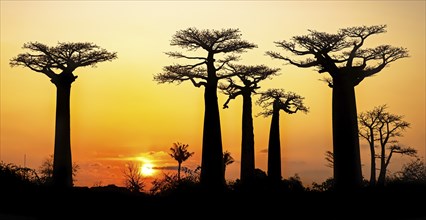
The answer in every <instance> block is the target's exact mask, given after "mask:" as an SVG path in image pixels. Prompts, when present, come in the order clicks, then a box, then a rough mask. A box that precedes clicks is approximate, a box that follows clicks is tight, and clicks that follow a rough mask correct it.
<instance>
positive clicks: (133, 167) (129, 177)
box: [123, 162, 145, 192]
mask: <svg viewBox="0 0 426 220" xmlns="http://www.w3.org/2000/svg"><path fill="white" fill-rule="evenodd" d="M123 175H124V185H125V186H126V188H127V189H129V190H130V191H132V192H140V191H142V190H143V188H144V187H145V182H144V179H143V176H142V174H141V165H140V164H139V163H135V162H128V163H126V168H125V169H124V170H123Z"/></svg>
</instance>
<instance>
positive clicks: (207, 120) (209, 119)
mask: <svg viewBox="0 0 426 220" xmlns="http://www.w3.org/2000/svg"><path fill="white" fill-rule="evenodd" d="M170 45H172V46H179V47H181V48H183V49H186V50H188V51H196V50H198V49H201V50H204V51H205V52H207V55H206V56H199V55H194V56H188V55H184V54H182V53H181V52H168V53H166V54H167V55H169V56H170V57H173V58H182V59H186V60H189V61H196V62H195V63H194V64H174V65H170V66H165V67H164V68H163V72H162V73H159V74H156V75H155V76H154V80H155V81H157V82H158V83H181V82H183V81H190V82H191V83H192V84H193V85H194V86H195V87H201V86H203V87H204V125H203V146H202V155H201V176H200V181H201V184H202V185H203V186H204V188H205V189H207V190H209V191H222V190H223V189H225V179H224V175H223V155H222V154H223V149H222V134H221V128H220V117H219V106H218V102H217V87H218V82H219V80H221V79H226V78H229V77H232V76H233V75H235V74H232V73H229V72H227V71H226V70H225V69H224V66H225V65H227V64H229V63H230V62H232V61H236V60H238V56H237V54H239V53H243V52H245V51H246V50H248V49H253V48H255V47H256V45H255V44H252V43H249V42H247V41H245V40H241V34H240V31H239V30H238V29H221V30H210V29H204V30H199V29H197V28H187V29H185V30H180V31H177V32H176V34H175V35H174V36H173V37H172V40H171V43H170ZM219 55H223V57H221V58H220V57H217V56H219Z"/></svg>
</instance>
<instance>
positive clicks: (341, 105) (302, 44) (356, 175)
mask: <svg viewBox="0 0 426 220" xmlns="http://www.w3.org/2000/svg"><path fill="white" fill-rule="evenodd" d="M385 32H386V25H374V26H359V27H349V28H344V29H340V30H339V31H338V33H337V34H329V33H325V32H318V31H314V30H309V34H308V35H302V36H295V37H293V38H291V40H290V41H279V42H275V44H276V45H277V46H278V47H281V48H283V49H284V50H286V51H289V52H290V53H292V54H294V55H297V56H306V55H308V56H311V57H309V58H306V59H305V60H303V61H298V60H295V59H291V58H289V57H287V56H283V55H281V54H280V53H277V52H271V51H268V52H267V55H269V56H271V57H272V58H276V59H281V60H284V61H286V62H288V63H290V64H292V65H295V66H297V67H300V68H309V67H317V68H318V72H319V73H324V72H328V73H329V75H330V77H331V78H326V79H325V81H327V82H328V85H329V86H330V87H331V88H332V89H333V98H332V99H333V102H332V111H333V112H332V117H333V153H334V155H335V160H334V179H335V181H336V189H337V190H354V189H357V188H360V187H361V184H362V172H361V158H360V152H359V138H358V125H357V123H358V122H357V110H356V100H355V86H357V85H358V84H359V83H361V81H363V80H364V79H365V78H366V77H370V76H373V75H375V74H376V73H378V72H380V71H381V70H382V69H383V68H385V67H386V66H388V64H389V63H391V62H394V61H396V60H398V59H401V58H404V57H408V51H407V49H406V48H401V47H393V46H390V45H380V46H377V47H375V48H367V49H361V47H362V46H363V45H364V42H365V40H366V39H367V38H368V37H370V36H373V35H376V34H381V33H385Z"/></svg>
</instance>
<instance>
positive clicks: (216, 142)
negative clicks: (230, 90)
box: [200, 79, 225, 191]
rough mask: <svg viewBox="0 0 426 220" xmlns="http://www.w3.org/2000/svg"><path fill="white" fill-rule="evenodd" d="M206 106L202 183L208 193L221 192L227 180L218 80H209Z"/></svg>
mask: <svg viewBox="0 0 426 220" xmlns="http://www.w3.org/2000/svg"><path fill="white" fill-rule="evenodd" d="M204 104H205V111H204V128H203V149H202V156H201V157H202V160H201V175H200V182H201V185H202V186H203V187H205V189H207V190H208V191H218V190H219V191H220V190H223V189H224V187H225V178H224V173H223V166H224V164H223V155H222V154H223V153H222V136H221V130H220V117H219V105H218V103H217V79H209V81H208V83H207V85H206V88H205V92H204Z"/></svg>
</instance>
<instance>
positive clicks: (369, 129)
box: [358, 105, 386, 186]
mask: <svg viewBox="0 0 426 220" xmlns="http://www.w3.org/2000/svg"><path fill="white" fill-rule="evenodd" d="M385 109H386V105H382V106H378V107H376V108H374V109H373V110H372V111H367V112H362V113H360V114H359V116H358V121H359V131H358V132H359V136H360V137H362V138H364V139H365V140H367V142H368V144H369V146H370V160H371V166H370V186H375V185H376V158H377V157H378V156H377V155H376V149H375V144H374V141H375V140H376V139H377V134H376V130H377V126H378V124H379V117H380V116H381V115H382V114H383V113H384V110H385Z"/></svg>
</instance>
